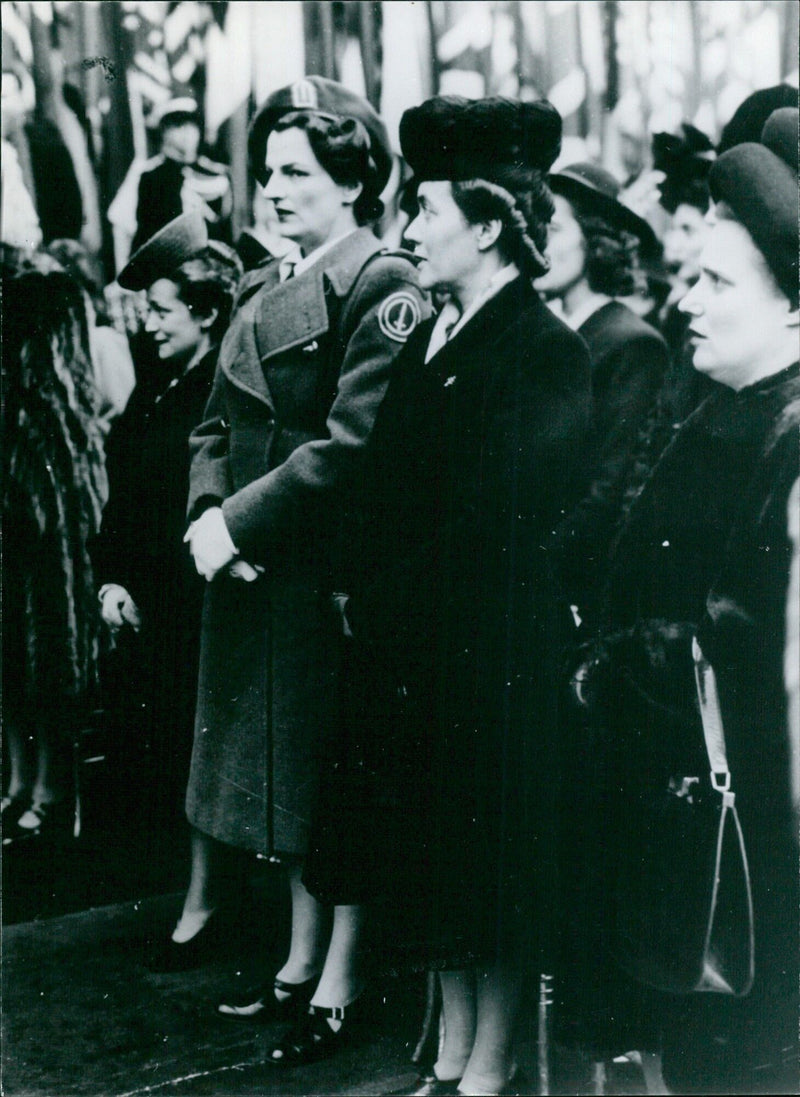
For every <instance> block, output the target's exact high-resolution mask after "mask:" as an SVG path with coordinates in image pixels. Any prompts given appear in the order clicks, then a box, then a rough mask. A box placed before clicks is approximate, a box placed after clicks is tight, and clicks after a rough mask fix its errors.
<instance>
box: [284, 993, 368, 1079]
mask: <svg viewBox="0 0 800 1097" xmlns="http://www.w3.org/2000/svg"><path fill="white" fill-rule="evenodd" d="M364 999H365V995H364V994H363V993H362V994H360V995H359V997H358V998H356V1000H355V1001H354V1002H351V1003H350V1005H348V1006H309V1007H308V1012H307V1013H305V1014H303V1016H302V1017H301V1018H300V1019H299V1020H298V1021H297V1023H296V1024H294V1025H293V1026H292V1028H291V1029H289V1031H288V1032H287V1033H286V1034H285V1035H284V1036H282V1037H281V1038H280V1039H279V1040H276V1042H275V1043H274V1044H273V1045H272V1047H271V1048H270V1050H269V1051H268V1052H267V1057H266V1059H265V1060H264V1061H265V1062H267V1063H272V1064H273V1066H283V1067H292V1066H300V1065H301V1064H303V1063H315V1062H317V1060H319V1059H326V1058H327V1057H328V1056H329V1055H333V1053H334V1052H335V1051H338V1050H339V1049H340V1048H342V1047H344V1046H345V1045H346V1044H347V1043H349V1042H350V1040H351V1039H352V1038H353V1037H354V1035H355V1034H356V1032H357V1031H358V1030H359V1028H360V1025H361V1022H362V1021H363V1019H364V1017H365V1015H366V1011H365V1009H364V1004H365V1003H364ZM329 1020H331V1021H340V1022H341V1024H340V1026H339V1028H338V1029H333V1028H331V1026H330V1025H329V1024H328V1021H329Z"/></svg>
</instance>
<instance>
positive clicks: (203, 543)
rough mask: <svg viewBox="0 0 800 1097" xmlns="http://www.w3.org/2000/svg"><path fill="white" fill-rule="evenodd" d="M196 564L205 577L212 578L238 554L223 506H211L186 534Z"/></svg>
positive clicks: (192, 524)
mask: <svg viewBox="0 0 800 1097" xmlns="http://www.w3.org/2000/svg"><path fill="white" fill-rule="evenodd" d="M183 539H184V541H187V542H188V544H189V551H190V552H191V554H192V556H193V558H194V566H195V567H196V568H197V571H198V573H199V574H200V575H202V576H203V578H204V579H207V580H208V582H209V583H210V582H211V580H212V579H213V578H214V577H215V576H216V575H217V573H218V572H220V571H222V569H223V568H224V567H226V566H227V565H228V564H230V562H231V561H232V560H233V559H234V557H236V556H237V555H238V550H237V548H236V546H235V545H234V543H233V541H232V540H231V535H230V534H229V533H228V527H227V526H226V525H225V518H224V517H223V514H222V507H209V508H208V510H205V511H203V513H202V514H201V515H200V517H199V518H198V519H197V520H196V521H195V522H192V523H191V524H190V525H189V528H188V529H187V531H186V533H185V534H184V538H183Z"/></svg>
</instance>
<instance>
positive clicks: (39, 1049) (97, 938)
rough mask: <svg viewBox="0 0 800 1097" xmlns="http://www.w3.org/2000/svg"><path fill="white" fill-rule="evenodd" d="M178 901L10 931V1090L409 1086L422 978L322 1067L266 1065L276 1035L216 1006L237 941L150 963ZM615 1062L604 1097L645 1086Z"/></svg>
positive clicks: (582, 1086) (530, 1071)
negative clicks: (179, 965) (224, 951)
mask: <svg viewBox="0 0 800 1097" xmlns="http://www.w3.org/2000/svg"><path fill="white" fill-rule="evenodd" d="M179 902H180V897H179V896H178V895H171V896H162V897H154V898H150V899H145V900H141V901H134V902H128V903H120V904H115V905H111V906H104V907H100V908H97V909H93V910H89V911H83V912H76V913H72V914H67V915H63V916H61V917H58V918H52V919H44V920H40V921H33V922H24V923H19V924H16V925H13V926H9V927H7V928H6V930H5V932H4V942H3V1012H4V1021H3V1029H4V1031H3V1056H4V1071H3V1092H4V1093H5V1094H6V1095H7V1097H134V1095H135V1097H139V1095H143V1094H148V1093H156V1094H170V1095H172V1094H174V1095H181V1097H201V1095H213V1097H254V1095H256V1094H258V1095H259V1097H261V1095H264V1097H267V1095H277V1094H286V1095H299V1094H302V1095H305V1097H323V1095H340V1094H341V1095H344V1094H348V1095H353V1097H358V1095H367V1094H369V1095H377V1094H386V1093H390V1092H391V1091H392V1090H396V1089H398V1088H402V1087H404V1086H409V1085H410V1083H411V1082H412V1081H413V1079H414V1076H415V1071H414V1069H413V1067H412V1066H411V1064H410V1055H411V1051H412V1049H413V1046H414V1042H415V1040H416V1037H417V1034H418V1026H419V1023H420V1018H421V1009H422V999H423V987H422V985H421V983H420V982H418V981H415V980H407V981H403V980H399V979H388V980H387V981H386V984H385V986H384V987H382V988H381V993H382V995H383V998H384V1001H383V1002H381V1001H380V1000H379V1001H378V1003H377V1005H376V1009H375V1017H374V1021H373V1023H371V1024H370V1027H369V1030H368V1032H365V1034H364V1037H363V1039H362V1041H361V1042H359V1043H358V1044H356V1045H354V1046H352V1047H349V1048H347V1049H345V1050H343V1051H342V1052H340V1053H339V1054H338V1055H337V1056H336V1057H334V1058H333V1059H331V1060H329V1061H327V1062H322V1063H318V1064H315V1065H312V1066H308V1067H304V1068H302V1069H298V1068H293V1069H290V1070H280V1069H279V1068H275V1067H272V1066H270V1065H269V1064H263V1062H262V1060H263V1047H264V1042H265V1040H266V1039H268V1038H269V1037H270V1036H271V1035H273V1034H274V1033H275V1031H276V1029H273V1028H265V1027H260V1028H259V1027H253V1028H250V1027H248V1026H239V1025H237V1024H235V1023H231V1022H226V1021H224V1020H222V1019H218V1018H217V1017H216V1016H215V1014H214V1010H213V1008H212V1004H213V1002H214V1001H215V999H216V997H217V995H218V994H219V992H220V991H221V990H222V989H223V988H225V987H226V986H227V985H228V983H229V981H230V977H231V973H232V970H233V966H234V964H235V958H234V956H233V955H232V954H231V952H232V951H234V952H235V948H232V950H229V954H228V955H227V956H224V955H223V956H222V957H221V959H220V960H219V962H217V963H214V964H210V965H209V966H207V967H204V968H202V969H200V970H197V971H193V972H188V973H183V974H179V975H154V974H152V973H150V972H149V971H148V970H147V968H146V966H145V964H144V962H143V961H144V956H145V954H146V951H147V950H148V948H149V947H150V943H151V942H152V940H153V939H154V938H157V937H158V935H159V934H160V933H162V932H165V931H166V929H167V927H168V926H169V925H170V924H171V921H172V919H173V918H174V916H175V914H176V912H177V909H178V906H179ZM276 913H277V908H276ZM253 930H254V926H253V925H252V922H251V924H250V926H249V929H248V928H247V926H245V928H244V929H243V936H242V937H241V938H240V940H239V942H238V945H237V946H236V947H238V948H239V949H241V948H242V947H243V945H244V946H246V944H247V934H248V933H251V932H252V931H253ZM251 944H252V941H251ZM272 944H273V946H274V944H275V941H274V940H273V943H272ZM522 1050H523V1056H522V1059H523V1066H524V1067H525V1068H526V1071H527V1076H528V1078H529V1079H531V1081H530V1082H529V1083H528V1084H527V1092H529V1093H536V1092H538V1089H537V1084H536V1079H537V1069H536V1059H535V1044H534V1042H533V1041H531V1042H529V1043H528V1044H526V1045H525V1046H524V1047H523V1049H522ZM552 1067H553V1078H552V1092H553V1093H589V1092H591V1085H590V1077H591V1068H590V1065H589V1064H587V1063H581V1062H579V1061H578V1060H576V1059H575V1058H574V1057H572V1058H571V1057H570V1056H568V1055H566V1054H565V1053H564V1052H563V1051H562V1050H561V1049H556V1050H555V1053H554V1056H553V1063H552ZM615 1069H616V1073H615V1074H614V1075H613V1076H612V1077H611V1078H610V1079H609V1086H608V1088H607V1092H608V1093H641V1092H643V1089H642V1086H641V1084H640V1077H639V1075H638V1072H636V1071H635V1070H630V1069H628V1070H627V1071H625V1070H623V1069H622V1068H615Z"/></svg>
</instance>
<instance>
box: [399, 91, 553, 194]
mask: <svg viewBox="0 0 800 1097" xmlns="http://www.w3.org/2000/svg"><path fill="white" fill-rule="evenodd" d="M400 147H401V149H402V152H403V156H404V157H405V159H406V160H407V161H408V163H409V165H410V166H411V168H412V169H413V171H414V176H415V178H416V179H417V180H418V181H422V180H426V179H430V180H433V179H449V180H450V181H452V182H457V181H463V180H466V179H486V180H487V181H488V182H490V183H491V182H495V181H496V175H497V171H498V169H500V170H502V169H504V168H508V167H519V168H538V169H539V170H540V171H542V172H547V171H549V170H550V167H551V165H552V164H553V161H554V160H555V159H556V157H557V156H558V154H559V151H560V149H561V115H560V114H559V113H558V111H557V110H556V108H555V107H554V106H553V105H552V104H551V103H548V101H547V100H546V99H539V100H538V101H536V102H534V103H521V102H518V101H517V100H515V99H504V98H501V97H500V96H496V97H494V98H491V99H475V100H473V99H462V98H461V97H460V96H456V95H437V96H435V97H434V98H433V99H427V100H426V101H425V102H424V103H422V104H421V105H420V106H418V107H412V108H411V109H410V110H407V111H406V112H405V114H404V115H403V117H402V119H401V120H400Z"/></svg>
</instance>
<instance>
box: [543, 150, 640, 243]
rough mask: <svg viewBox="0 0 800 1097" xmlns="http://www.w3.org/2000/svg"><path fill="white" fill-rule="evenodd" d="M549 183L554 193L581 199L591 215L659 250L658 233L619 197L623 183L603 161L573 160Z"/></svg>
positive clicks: (570, 198)
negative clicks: (606, 168) (603, 166)
mask: <svg viewBox="0 0 800 1097" xmlns="http://www.w3.org/2000/svg"><path fill="white" fill-rule="evenodd" d="M548 183H549V185H550V189H551V190H552V192H553V193H554V194H560V195H561V196H562V198H566V199H567V201H568V202H569V201H575V202H577V203H578V204H579V205H580V207H581V209H582V210H583V211H585V212H586V214H588V215H589V216H590V217H592V216H594V217H600V218H602V219H603V220H604V221H607V222H608V223H609V224H610V225H614V226H616V227H617V228H619V229H622V230H623V231H624V232H629V233H631V234H632V235H633V236H635V237H637V239H638V240H639V244H640V246H641V250H642V252H643V253H646V254H647V255H654V254H658V253H659V252H660V250H661V246H660V244H659V243H658V239H657V237H656V234H655V233H654V232H653V230H652V228H651V227H650V225H649V224H648V223H647V221H645V219H644V218H643V217H639V215H638V214H636V213H634V212H633V210H632V209H629V208H628V207H627V206H626V205H625V204H624V203H623V202H620V200H619V193H620V189H621V188H620V185H619V183H618V182H617V180H616V179H615V178H614V176H613V175H612V174H611V172H608V171H606V170H605V168H601V167H600V165H599V164H592V163H589V162H588V161H585V162H584V161H582V162H580V163H577V164H569V165H568V166H567V167H565V168H562V169H561V171H557V172H554V173H553V174H552V175H551V176H550V177H549V178H548Z"/></svg>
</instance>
